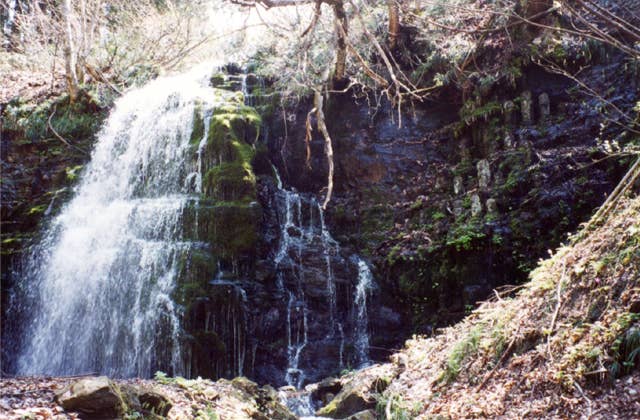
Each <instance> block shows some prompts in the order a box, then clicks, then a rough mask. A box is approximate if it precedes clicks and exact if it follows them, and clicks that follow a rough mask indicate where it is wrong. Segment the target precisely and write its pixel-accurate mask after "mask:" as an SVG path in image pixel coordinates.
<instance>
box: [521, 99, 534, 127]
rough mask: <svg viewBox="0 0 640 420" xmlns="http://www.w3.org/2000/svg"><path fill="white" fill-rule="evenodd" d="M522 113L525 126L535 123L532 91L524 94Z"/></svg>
mask: <svg viewBox="0 0 640 420" xmlns="http://www.w3.org/2000/svg"><path fill="white" fill-rule="evenodd" d="M520 112H521V113H522V123H523V124H524V125H531V124H532V123H533V99H532V96H531V92H530V91H526V92H524V93H523V94H522V101H521V102H520Z"/></svg>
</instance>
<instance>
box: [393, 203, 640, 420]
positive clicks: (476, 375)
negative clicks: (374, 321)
mask: <svg viewBox="0 0 640 420" xmlns="http://www.w3.org/2000/svg"><path fill="white" fill-rule="evenodd" d="M639 282H640V198H634V199H623V200H621V202H620V203H618V205H617V207H616V209H615V211H614V212H613V213H612V214H611V215H610V217H609V219H608V220H607V221H606V223H604V224H603V225H602V226H599V227H596V228H594V229H593V230H592V231H591V232H589V233H588V234H586V235H584V237H583V239H581V240H580V241H578V242H577V243H576V244H575V245H573V246H566V247H562V248H560V249H559V250H558V251H557V252H556V253H555V255H553V256H552V257H551V258H549V259H548V260H546V261H543V262H541V263H540V266H539V267H538V268H537V269H536V270H535V271H534V272H533V273H532V274H531V281H530V282H529V283H528V284H526V285H525V286H524V287H523V288H522V289H521V290H520V291H519V292H518V293H517V294H516V295H515V296H513V297H499V296H497V295H496V297H495V298H494V299H493V300H492V301H490V302H486V303H484V304H482V305H481V306H480V307H479V308H478V309H477V310H476V311H474V312H473V313H472V314H471V315H470V316H469V317H467V318H466V319H465V320H464V321H463V322H461V323H460V324H458V325H456V326H454V327H451V328H448V329H446V330H444V331H442V332H441V334H439V335H438V336H436V337H434V338H431V339H424V338H415V339H413V340H410V341H409V342H408V343H407V348H406V350H405V351H404V352H405V353H406V355H407V356H408V359H409V363H408V365H409V368H408V369H406V370H405V371H404V372H403V373H402V374H401V375H400V376H399V377H398V378H397V379H396V380H395V381H394V382H393V383H392V385H391V386H390V387H389V389H388V390H387V391H386V394H387V395H386V396H387V397H389V396H392V395H401V396H402V397H403V398H402V399H401V401H399V402H398V403H397V404H398V407H397V410H399V411H401V412H405V413H407V414H408V415H409V416H410V417H414V416H417V417H424V418H432V417H433V416H437V415H444V416H445V417H453V418H467V417H505V418H522V417H545V418H549V417H560V418H563V417H571V418H578V417H579V416H580V415H582V416H583V417H585V418H588V417H591V416H595V417H599V416H605V417H608V418H614V417H615V416H622V417H623V418H625V417H629V416H631V417H633V416H636V417H637V416H638V415H640V402H639V400H638V391H639V390H640V388H638V382H639V380H638V378H640V375H638V372H637V371H634V372H631V373H632V375H631V376H629V377H624V378H623V379H622V380H621V379H618V377H620V376H622V375H623V374H625V373H629V371H630V370H631V367H632V365H633V364H634V363H633V362H634V360H632V359H633V358H634V357H636V355H635V354H630V353H632V352H633V350H637V351H638V352H640V344H638V343H635V342H634V341H633V340H634V339H635V338H634V337H635V335H638V334H639V333H638V331H637V329H636V325H637V320H638V318H639V317H638V312H640V285H639ZM634 346H637V348H636V347H634ZM635 361H636V362H637V359H635ZM611 385H613V386H611ZM576 410H577V411H576Z"/></svg>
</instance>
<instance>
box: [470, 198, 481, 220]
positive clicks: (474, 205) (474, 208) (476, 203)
mask: <svg viewBox="0 0 640 420" xmlns="http://www.w3.org/2000/svg"><path fill="white" fill-rule="evenodd" d="M480 213H482V203H481V202H480V196H479V195H478V194H473V195H472V196H471V215H472V216H479V215H480Z"/></svg>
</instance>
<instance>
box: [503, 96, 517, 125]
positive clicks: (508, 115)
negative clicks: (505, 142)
mask: <svg viewBox="0 0 640 420" xmlns="http://www.w3.org/2000/svg"><path fill="white" fill-rule="evenodd" d="M503 109H504V123H505V124H506V125H515V123H516V113H515V110H516V104H514V103H513V101H507V102H505V103H504V105H503Z"/></svg>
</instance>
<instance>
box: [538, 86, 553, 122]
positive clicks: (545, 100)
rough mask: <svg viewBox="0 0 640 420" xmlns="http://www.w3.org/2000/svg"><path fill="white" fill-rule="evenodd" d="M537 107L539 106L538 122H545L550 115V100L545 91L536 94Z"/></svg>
mask: <svg viewBox="0 0 640 420" xmlns="http://www.w3.org/2000/svg"><path fill="white" fill-rule="evenodd" d="M538 107H539V108H540V122H541V123H543V122H546V121H548V120H549V116H550V115H551V102H550V101H549V95H548V94H547V93H541V94H540V96H538Z"/></svg>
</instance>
